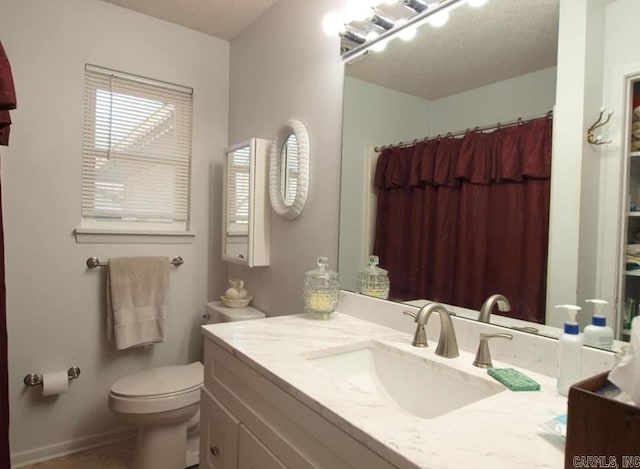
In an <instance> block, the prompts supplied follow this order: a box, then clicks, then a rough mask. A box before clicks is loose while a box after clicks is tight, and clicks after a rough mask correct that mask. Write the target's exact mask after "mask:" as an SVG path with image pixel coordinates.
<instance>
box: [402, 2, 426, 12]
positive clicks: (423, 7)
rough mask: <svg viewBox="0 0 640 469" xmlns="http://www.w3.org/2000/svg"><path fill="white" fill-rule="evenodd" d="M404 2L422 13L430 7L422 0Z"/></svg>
mask: <svg viewBox="0 0 640 469" xmlns="http://www.w3.org/2000/svg"><path fill="white" fill-rule="evenodd" d="M402 4H403V5H404V6H406V7H409V8H411V9H412V10H413V11H415V12H416V13H422V12H423V11H425V10H426V9H427V8H429V7H428V6H427V5H425V4H424V3H422V2H421V1H420V0H402Z"/></svg>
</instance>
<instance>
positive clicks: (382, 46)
mask: <svg viewBox="0 0 640 469" xmlns="http://www.w3.org/2000/svg"><path fill="white" fill-rule="evenodd" d="M388 42H389V39H383V40H382V41H379V42H376V43H375V44H374V45H373V46H372V47H371V50H372V51H374V52H382V51H383V50H385V49H386V48H387V43H388Z"/></svg>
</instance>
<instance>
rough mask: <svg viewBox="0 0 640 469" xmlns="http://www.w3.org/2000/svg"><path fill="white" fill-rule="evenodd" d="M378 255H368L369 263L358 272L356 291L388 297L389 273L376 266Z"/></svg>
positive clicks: (378, 296)
mask: <svg viewBox="0 0 640 469" xmlns="http://www.w3.org/2000/svg"><path fill="white" fill-rule="evenodd" d="M379 261H380V260H379V259H378V256H369V265H368V266H366V267H365V268H364V269H362V270H361V271H360V272H358V279H357V285H358V291H359V292H360V293H362V294H363V295H368V296H375V297H377V298H384V299H387V298H389V288H390V283H389V273H388V272H387V271H386V270H384V269H381V268H380V267H378V262H379Z"/></svg>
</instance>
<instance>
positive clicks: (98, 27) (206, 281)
mask: <svg viewBox="0 0 640 469" xmlns="http://www.w3.org/2000/svg"><path fill="white" fill-rule="evenodd" d="M0 10H1V12H0V31H2V34H1V36H2V38H1V39H2V43H3V45H4V47H5V49H6V51H7V54H8V56H9V59H10V61H11V64H12V67H13V73H14V78H15V83H16V91H17V95H18V109H17V110H16V111H15V112H12V118H13V121H14V125H13V127H12V131H11V142H10V146H9V147H8V148H4V147H2V148H0V153H2V202H3V210H4V231H5V248H6V273H7V275H6V285H7V311H8V335H9V386H10V390H9V391H10V408H11V450H12V453H13V462H14V463H18V462H20V461H21V460H26V459H32V458H38V457H42V456H46V455H47V454H52V453H57V452H61V451H66V450H68V449H70V448H73V447H77V446H78V445H82V444H90V443H101V442H103V441H104V440H105V439H107V438H109V437H110V436H109V435H112V434H111V433H110V432H117V431H119V430H122V429H124V428H125V427H124V426H123V425H122V424H121V423H120V422H117V421H116V420H115V418H114V417H113V415H112V414H111V412H110V411H109V409H108V407H107V396H108V394H109V388H110V386H111V384H112V383H113V382H114V381H115V380H116V379H118V378H120V377H122V376H124V375H126V374H129V373H132V372H135V371H139V370H144V369H147V368H149V367H150V366H158V365H168V364H172V365H173V364H176V363H186V362H187V361H188V360H194V359H196V358H198V357H199V356H200V354H201V350H202V339H201V336H200V333H199V330H198V326H199V324H200V322H201V316H202V313H203V312H204V303H205V302H206V301H207V299H208V298H209V297H210V294H211V293H210V292H209V286H210V285H221V284H222V283H223V281H224V278H225V273H224V270H223V269H224V264H223V263H222V262H221V261H220V250H219V248H218V247H219V245H220V236H219V233H220V230H219V229H216V230H213V231H212V230H210V225H211V224H213V225H215V226H216V227H217V226H219V225H220V207H221V202H220V194H221V190H220V188H219V181H215V182H214V183H213V184H212V181H211V180H210V173H211V170H210V168H211V167H212V165H213V166H216V167H218V174H219V172H220V169H219V168H220V166H221V163H222V153H223V149H224V147H225V146H226V143H227V114H228V79H229V72H228V64H229V43H228V42H226V41H222V40H219V39H215V38H212V37H209V36H206V35H204V34H200V33H196V32H194V31H192V30H188V29H185V28H182V27H178V26H176V25H173V24H170V23H167V22H164V21H159V20H156V19H153V18H150V17H148V16H144V15H141V14H138V13H134V12H131V11H130V10H125V9H122V8H120V7H116V6H113V5H110V4H108V3H104V2H100V1H97V0H57V1H55V2H52V1H50V0H3V1H2V2H1V7H0ZM86 62H88V63H92V64H95V65H101V66H105V67H110V68H114V69H116V70H123V71H126V72H130V73H134V74H139V75H143V76H148V77H151V78H156V79H160V80H164V81H169V82H173V83H179V84H182V85H186V86H191V87H193V88H194V105H193V108H194V109H193V150H192V154H193V158H192V164H193V171H192V199H191V200H192V214H191V215H192V228H193V230H194V231H195V232H196V237H195V240H194V242H193V244H189V245H163V244H146V245H133V244H130V245H117V244H76V242H75V239H74V236H73V230H74V228H75V227H76V226H78V225H79V223H80V181H81V169H82V120H83V95H84V64H85V63H86ZM212 185H215V186H217V189H216V190H215V200H212V192H211V189H210V188H211V187H212ZM212 246H215V250H213V249H212ZM131 255H143V256H144V255H152V256H177V255H180V256H182V257H183V258H184V260H185V264H184V265H182V266H181V267H179V268H177V269H173V270H172V272H171V279H170V280H171V291H170V311H169V338H168V340H167V342H165V343H163V344H158V345H154V346H153V347H151V348H149V349H146V350H144V349H143V350H130V351H123V352H116V351H115V350H114V347H113V345H112V344H110V343H108V342H107V340H106V332H105V324H106V322H105V316H104V312H105V307H104V305H105V288H104V284H105V270H104V269H97V270H92V271H90V270H87V268H86V266H85V261H86V259H87V257H90V256H98V257H99V258H100V259H102V260H106V259H108V258H109V257H118V256H131ZM211 266H213V268H210V267H211ZM71 365H77V366H79V367H80V368H81V369H82V374H81V376H80V379H78V380H77V381H74V382H72V383H71V387H70V389H69V391H68V392H67V393H66V394H62V395H60V396H59V397H57V398H55V397H53V398H46V399H45V398H43V397H42V396H41V395H40V394H39V392H38V391H39V388H33V389H26V388H25V387H24V385H23V384H22V378H23V377H24V375H25V374H27V373H30V372H35V373H42V372H47V371H56V370H66V369H67V368H68V367H69V366H71Z"/></svg>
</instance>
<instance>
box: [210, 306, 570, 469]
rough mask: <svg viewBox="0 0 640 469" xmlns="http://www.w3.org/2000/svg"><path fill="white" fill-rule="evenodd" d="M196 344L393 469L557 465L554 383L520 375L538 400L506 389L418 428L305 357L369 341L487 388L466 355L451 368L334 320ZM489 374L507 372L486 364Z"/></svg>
mask: <svg viewBox="0 0 640 469" xmlns="http://www.w3.org/2000/svg"><path fill="white" fill-rule="evenodd" d="M203 334H204V335H205V337H206V338H207V339H210V340H212V341H213V342H215V343H216V344H218V345H220V346H221V347H223V348H224V349H226V350H227V351H229V352H230V353H232V354H233V355H234V356H236V357H237V358H238V359H240V360H241V361H243V362H244V363H246V364H247V365H249V366H250V367H252V368H253V369H254V370H256V371H257V372H258V373H260V374H261V375H263V376H264V377H265V378H267V379H268V380H270V381H271V382H273V383H274V384H276V385H277V386H279V387H280V388H282V389H283V390H285V391H286V392H288V393H289V394H291V395H292V396H294V397H295V398H297V399H298V400H299V401H300V402H302V403H304V404H305V405H307V406H308V407H310V408H311V409H313V410H314V411H316V412H317V413H319V414H321V415H322V416H324V417H325V418H326V419H328V420H329V421H331V422H332V423H334V424H335V425H337V426H338V427H339V428H341V429H342V430H343V431H345V432H347V433H348V434H350V435H351V436H352V437H353V438H355V439H357V440H358V441H360V442H361V443H363V444H364V445H365V446H367V447H369V448H370V449H372V450H373V451H375V452H376V453H378V454H379V455H380V456H382V457H383V458H385V459H387V460H388V461H390V462H391V463H392V464H394V465H396V466H397V467H400V468H411V469H415V468H433V469H435V468H459V467H491V468H492V469H498V468H509V469H511V468H514V467H526V468H554V469H555V468H558V467H562V466H563V464H564V442H563V440H562V439H561V438H560V437H558V436H556V435H553V434H551V433H549V432H548V431H547V430H545V429H544V428H543V427H542V426H541V425H542V424H544V423H545V422H547V421H549V420H551V419H553V418H555V417H557V416H558V415H560V414H564V413H566V406H567V400H566V398H564V397H562V396H559V395H558V394H557V392H556V382H555V379H552V378H549V377H547V376H544V375H541V374H537V373H534V372H531V371H527V370H523V369H521V371H522V372H524V373H525V374H526V375H527V376H529V377H531V378H533V379H534V380H536V381H537V382H538V383H540V385H541V390H540V391H535V392H513V391H509V390H508V389H506V388H505V390H504V391H502V392H499V393H497V394H495V395H493V396H490V397H487V398H485V399H482V400H480V401H477V402H474V403H472V404H469V405H466V406H464V407H461V408H459V409H456V410H454V411H451V412H449V413H446V414H444V415H441V416H439V417H435V418H430V419H424V418H419V417H416V416H414V415H412V414H409V413H407V412H403V411H398V409H394V408H391V407H390V406H388V405H385V404H384V403H382V402H381V400H380V399H379V398H378V397H377V396H375V395H374V394H373V393H369V392H366V391H364V390H363V389H362V388H361V387H359V386H358V385H357V384H356V383H352V382H350V381H348V380H346V379H337V378H336V376H335V375H333V374H332V373H331V372H329V371H327V370H325V369H323V368H321V367H319V366H317V365H315V364H314V363H313V361H310V360H309V359H307V358H306V357H309V356H311V355H313V353H314V352H317V351H319V350H323V349H333V348H336V347H347V348H348V347H349V346H350V345H353V344H356V343H359V342H366V341H376V342H379V343H382V344H384V345H386V346H390V347H393V348H396V349H400V350H402V351H404V352H407V353H411V354H415V355H417V356H419V357H425V358H428V359H429V360H433V361H436V362H440V363H443V364H445V365H448V366H452V367H455V368H457V369H460V370H463V371H465V372H467V373H470V374H473V375H475V376H478V377H482V378H483V379H491V378H489V377H487V374H486V370H483V369H480V368H476V367H474V366H473V365H472V362H473V359H474V355H473V354H470V353H468V352H465V351H463V350H461V351H460V356H459V357H458V358H454V359H446V358H442V357H438V356H436V355H435V354H434V350H435V344H432V346H430V347H429V348H426V349H420V348H416V347H413V346H411V344H410V342H411V336H410V335H409V334H406V333H403V332H399V331H396V330H393V329H389V328H387V327H384V326H381V325H378V324H375V323H372V322H368V321H364V320H361V319H357V318H354V317H352V316H349V315H345V314H341V313H334V314H333V315H331V317H330V319H329V320H327V321H322V320H318V319H315V318H313V317H311V316H309V315H294V316H280V317H273V318H267V319H261V320H254V321H242V322H232V323H222V324H211V325H206V326H203ZM494 367H496V368H512V367H513V366H512V365H507V364H504V363H500V362H498V361H496V360H494ZM516 368H517V367H516ZM407 379H411V377H410V376H408V377H407Z"/></svg>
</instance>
